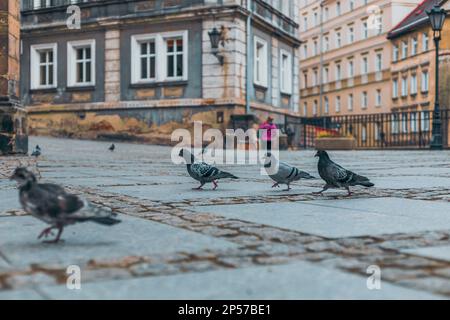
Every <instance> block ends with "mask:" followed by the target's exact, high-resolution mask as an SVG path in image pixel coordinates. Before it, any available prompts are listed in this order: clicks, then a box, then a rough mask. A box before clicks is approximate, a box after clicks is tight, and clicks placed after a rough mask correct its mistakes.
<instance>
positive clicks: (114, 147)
mask: <svg viewBox="0 0 450 320" xmlns="http://www.w3.org/2000/svg"><path fill="white" fill-rule="evenodd" d="M115 149H116V146H115V145H114V143H113V144H112V145H111V146H110V147H109V151H111V152H113V151H114V150H115Z"/></svg>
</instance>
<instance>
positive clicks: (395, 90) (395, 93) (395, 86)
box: [392, 79, 398, 98]
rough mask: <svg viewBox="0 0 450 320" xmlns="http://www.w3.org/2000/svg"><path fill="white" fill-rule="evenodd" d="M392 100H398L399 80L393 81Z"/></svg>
mask: <svg viewBox="0 0 450 320" xmlns="http://www.w3.org/2000/svg"><path fill="white" fill-rule="evenodd" d="M392 98H398V79H394V80H392Z"/></svg>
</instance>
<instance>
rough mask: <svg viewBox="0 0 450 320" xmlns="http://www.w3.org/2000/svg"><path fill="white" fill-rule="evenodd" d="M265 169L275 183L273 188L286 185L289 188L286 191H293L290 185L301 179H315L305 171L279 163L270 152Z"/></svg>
mask: <svg viewBox="0 0 450 320" xmlns="http://www.w3.org/2000/svg"><path fill="white" fill-rule="evenodd" d="M277 165H278V168H277ZM264 168H265V169H266V172H267V173H268V174H269V177H270V178H271V179H272V180H273V181H275V184H274V185H273V186H272V188H275V187H279V185H280V184H286V185H287V187H288V188H287V189H286V190H284V191H289V190H291V186H290V184H291V183H292V182H294V181H298V180H300V179H315V178H314V177H313V176H311V175H310V174H309V173H307V172H305V171H301V170H299V169H298V168H296V167H293V166H291V165H289V164H287V163H286V162H282V161H278V159H277V158H276V157H275V156H274V155H273V154H271V153H270V152H269V153H267V157H266V160H265V163H264Z"/></svg>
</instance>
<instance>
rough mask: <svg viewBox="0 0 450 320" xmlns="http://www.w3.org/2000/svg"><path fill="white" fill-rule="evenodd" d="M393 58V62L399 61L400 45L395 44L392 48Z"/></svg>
mask: <svg viewBox="0 0 450 320" xmlns="http://www.w3.org/2000/svg"><path fill="white" fill-rule="evenodd" d="M392 60H393V62H396V61H398V45H395V46H394V48H393V50H392Z"/></svg>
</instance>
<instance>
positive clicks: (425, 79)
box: [420, 71, 430, 92]
mask: <svg viewBox="0 0 450 320" xmlns="http://www.w3.org/2000/svg"><path fill="white" fill-rule="evenodd" d="M429 89H430V73H429V72H428V71H424V72H422V79H421V87H420V90H421V92H428V90H429Z"/></svg>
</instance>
